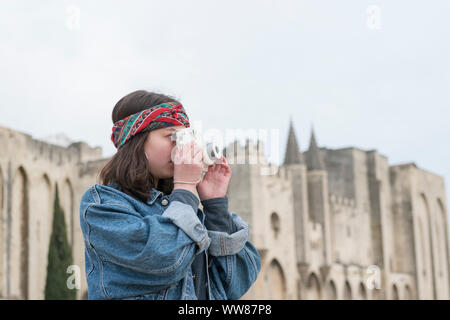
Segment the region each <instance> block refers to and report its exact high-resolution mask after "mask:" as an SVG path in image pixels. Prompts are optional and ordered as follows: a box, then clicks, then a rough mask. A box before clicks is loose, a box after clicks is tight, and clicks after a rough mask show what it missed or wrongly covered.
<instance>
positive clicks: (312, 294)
mask: <svg viewBox="0 0 450 320" xmlns="http://www.w3.org/2000/svg"><path fill="white" fill-rule="evenodd" d="M306 298H307V300H320V299H321V294H320V283H319V279H318V278H317V276H316V275H315V274H314V273H311V275H310V276H309V278H308V282H307V283H306Z"/></svg>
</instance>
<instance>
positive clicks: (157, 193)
mask: <svg viewBox="0 0 450 320" xmlns="http://www.w3.org/2000/svg"><path fill="white" fill-rule="evenodd" d="M162 194H163V193H162V191H159V190H156V189H155V188H152V194H151V195H150V196H149V197H148V199H147V203H148V204H153V202H155V201H156V199H157V198H158V197H159V196H160V195H162Z"/></svg>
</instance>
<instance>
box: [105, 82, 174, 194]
mask: <svg viewBox="0 0 450 320" xmlns="http://www.w3.org/2000/svg"><path fill="white" fill-rule="evenodd" d="M171 101H173V102H176V103H179V102H178V101H177V100H175V99H174V98H172V97H170V96H167V95H163V94H159V93H154V92H148V91H145V90H138V91H134V92H132V93H130V94H128V95H126V96H125V97H123V98H122V99H120V100H119V102H117V103H116V105H115V107H114V109H113V112H112V121H113V123H115V122H117V121H119V120H121V119H123V118H126V117H128V116H129V115H132V114H134V113H137V112H140V111H142V110H145V109H147V108H150V107H153V106H156V105H158V104H161V103H164V102H171ZM149 134H150V131H146V132H140V133H138V134H137V135H135V136H134V137H132V138H131V139H130V140H129V141H127V142H126V143H125V144H124V145H122V146H121V147H120V148H119V149H118V150H117V152H116V154H115V155H114V156H113V157H112V158H111V159H110V160H109V161H108V162H107V163H106V165H105V166H104V167H103V168H102V169H101V171H100V175H99V178H100V184H103V185H107V184H109V183H110V182H117V183H118V184H119V186H120V187H121V188H122V191H123V192H125V193H126V194H128V195H130V196H132V197H134V198H137V199H139V200H141V201H143V202H146V201H147V199H148V197H149V196H150V195H151V190H152V188H156V189H158V190H160V191H162V192H163V193H164V194H170V193H172V190H173V178H169V179H159V182H158V185H157V186H155V179H154V177H153V176H152V174H151V173H150V168H149V166H148V161H147V158H146V157H145V153H144V144H145V141H146V139H147V137H148V135H149Z"/></svg>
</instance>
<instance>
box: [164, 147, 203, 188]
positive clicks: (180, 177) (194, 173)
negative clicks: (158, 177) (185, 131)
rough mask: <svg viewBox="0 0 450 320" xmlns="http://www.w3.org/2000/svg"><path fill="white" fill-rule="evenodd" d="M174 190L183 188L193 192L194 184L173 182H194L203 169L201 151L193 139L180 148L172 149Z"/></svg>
mask: <svg viewBox="0 0 450 320" xmlns="http://www.w3.org/2000/svg"><path fill="white" fill-rule="evenodd" d="M172 157H173V158H172V159H173V160H172V161H173V163H174V174H173V181H174V190H175V189H185V190H189V191H191V192H193V193H195V192H194V191H195V186H196V185H195V184H187V183H175V182H176V181H187V182H194V181H197V180H199V179H200V177H201V175H202V171H203V151H202V149H201V148H200V147H199V146H198V145H197V144H196V143H195V142H193V141H191V142H190V143H187V144H186V145H184V146H183V148H182V149H181V150H178V148H175V149H174V150H173V156H172Z"/></svg>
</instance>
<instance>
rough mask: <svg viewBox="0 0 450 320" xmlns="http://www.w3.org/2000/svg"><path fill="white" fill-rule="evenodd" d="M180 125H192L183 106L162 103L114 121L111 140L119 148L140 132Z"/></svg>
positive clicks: (173, 103)
mask: <svg viewBox="0 0 450 320" xmlns="http://www.w3.org/2000/svg"><path fill="white" fill-rule="evenodd" d="M179 125H184V126H186V127H189V126H190V124H189V118H188V116H187V114H186V112H185V111H184V108H183V106H182V105H181V104H179V103H175V102H166V103H161V104H159V105H157V106H153V107H150V108H148V109H145V110H143V111H140V112H138V113H135V114H132V115H130V116H128V117H126V118H124V119H122V120H119V121H117V122H116V123H114V126H113V128H112V134H111V140H112V142H113V143H114V146H115V147H116V148H117V149H119V148H120V147H121V146H123V145H124V144H125V143H126V142H127V141H129V140H130V139H131V138H132V137H133V136H135V135H136V134H138V133H139V132H144V131H148V130H154V129H158V128H163V127H171V126H179Z"/></svg>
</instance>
